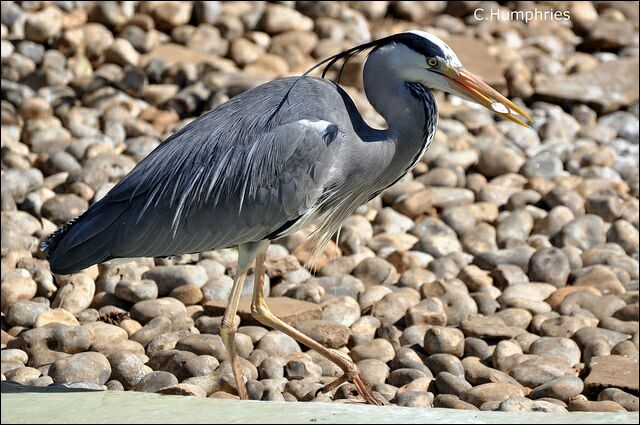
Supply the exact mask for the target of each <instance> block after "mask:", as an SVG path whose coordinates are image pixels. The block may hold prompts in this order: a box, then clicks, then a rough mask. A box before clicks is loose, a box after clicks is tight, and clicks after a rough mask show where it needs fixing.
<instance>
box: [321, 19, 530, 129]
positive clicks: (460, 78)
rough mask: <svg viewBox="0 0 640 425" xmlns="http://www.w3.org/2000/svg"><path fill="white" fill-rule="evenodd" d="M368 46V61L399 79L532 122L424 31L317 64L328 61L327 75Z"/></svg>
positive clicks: (386, 39) (374, 43)
mask: <svg viewBox="0 0 640 425" xmlns="http://www.w3.org/2000/svg"><path fill="white" fill-rule="evenodd" d="M369 48H373V51H372V52H371V53H370V55H369V59H368V60H367V64H369V63H370V62H383V63H384V70H385V72H386V73H389V72H390V73H392V74H394V77H396V78H400V79H401V80H404V81H408V82H415V83H420V84H422V85H424V86H425V87H428V88H431V89H437V90H442V91H444V92H446V93H451V94H454V95H456V96H459V97H461V98H463V99H465V100H468V101H471V102H475V103H478V104H480V105H482V106H484V107H486V108H488V109H489V110H491V111H493V112H495V113H496V114H498V115H500V116H502V117H504V118H506V119H508V120H510V121H513V122H516V123H518V124H520V125H523V126H525V127H528V124H527V122H530V121H531V117H529V115H528V114H527V113H526V112H525V111H523V110H522V108H520V107H519V106H518V105H516V104H514V103H513V102H511V101H510V100H509V99H507V98H505V97H504V96H503V95H502V94H500V93H499V92H498V91H496V90H495V89H493V88H491V87H490V86H489V85H487V84H486V83H484V82H483V81H482V80H481V79H480V78H478V77H477V76H475V75H473V74H472V73H471V72H469V71H467V70H466V69H465V68H464V67H463V66H462V63H461V62H460V59H458V57H457V56H456V54H455V53H454V52H453V50H452V49H451V48H450V47H449V46H447V44H446V43H445V42H444V41H442V40H441V39H439V38H438V37H436V36H434V35H432V34H429V33H427V32H424V31H408V32H403V33H399V34H394V35H390V36H388V37H384V38H381V39H379V40H375V41H372V42H369V43H365V44H362V45H360V46H356V47H353V48H351V49H349V50H346V51H344V52H341V53H338V54H337V55H335V56H332V57H330V58H328V59H325V60H324V61H322V62H320V63H319V64H318V65H316V67H317V66H320V65H322V64H325V63H326V64H327V65H326V67H325V71H324V72H323V76H324V75H325V73H326V71H327V69H328V68H330V67H331V66H332V65H333V64H334V63H336V62H337V61H338V60H339V59H345V60H347V61H348V60H349V59H350V58H351V57H353V56H354V55H356V54H358V53H360V52H363V51H364V50H366V49H369ZM316 67H314V68H312V70H313V69H315V68H316Z"/></svg>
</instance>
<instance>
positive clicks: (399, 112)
mask: <svg viewBox="0 0 640 425" xmlns="http://www.w3.org/2000/svg"><path fill="white" fill-rule="evenodd" d="M370 60H371V58H369V61H370ZM368 65H370V66H366V67H365V72H364V89H365V93H366V95H367V98H368V99H369V102H370V103H371V105H372V106H373V107H374V108H375V109H376V111H378V113H380V115H382V117H383V118H384V119H385V120H386V121H387V126H388V129H387V130H386V131H384V135H385V139H386V140H387V141H388V142H389V143H392V144H393V145H394V159H395V161H398V162H400V163H403V162H405V163H406V164H407V165H406V166H407V167H408V168H409V169H410V168H413V166H414V165H415V164H416V163H417V161H418V160H419V159H420V158H421V157H422V155H423V154H424V152H425V151H426V149H427V148H428V147H429V145H430V143H431V141H432V140H433V137H434V135H435V132H436V125H437V122H438V109H437V105H436V101H435V99H434V97H433V95H432V94H431V92H430V91H429V90H428V89H427V88H425V87H424V86H422V85H421V84H418V83H408V82H406V81H403V80H401V79H399V78H394V77H393V76H392V74H391V73H390V72H385V70H384V69H380V68H384V64H369V63H368ZM374 68H375V69H374ZM398 165H399V166H401V165H402V164H398ZM403 174H404V173H403Z"/></svg>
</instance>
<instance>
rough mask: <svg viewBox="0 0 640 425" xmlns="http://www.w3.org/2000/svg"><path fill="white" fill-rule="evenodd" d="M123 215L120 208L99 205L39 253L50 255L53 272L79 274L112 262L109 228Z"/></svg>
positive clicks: (53, 236) (51, 237) (72, 222)
mask: <svg viewBox="0 0 640 425" xmlns="http://www.w3.org/2000/svg"><path fill="white" fill-rule="evenodd" d="M124 211H126V209H124V208H122V206H120V205H117V204H109V203H101V202H97V203H96V204H94V205H92V206H91V208H89V209H88V210H87V211H86V212H85V213H83V214H82V215H80V216H78V217H76V218H74V219H72V220H70V221H68V222H67V223H65V224H64V225H63V226H62V227H60V228H59V229H58V230H56V231H55V232H53V233H52V234H51V235H49V236H48V237H47V238H46V239H45V240H44V241H42V243H41V244H40V250H41V251H42V252H44V253H45V254H47V259H48V260H49V265H50V268H51V271H52V272H53V273H56V274H70V273H76V272H78V271H80V270H82V269H86V268H87V267H89V266H92V265H94V264H98V263H101V262H104V261H107V260H109V259H111V258H112V256H111V252H110V245H111V240H112V238H113V235H114V232H113V231H109V228H110V227H111V225H112V224H114V222H116V220H117V219H118V217H120V215H122V213H123V212H124Z"/></svg>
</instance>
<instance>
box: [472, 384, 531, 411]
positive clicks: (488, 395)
mask: <svg viewBox="0 0 640 425" xmlns="http://www.w3.org/2000/svg"><path fill="white" fill-rule="evenodd" d="M513 396H516V397H518V396H519V397H523V396H524V392H523V390H522V389H521V388H520V387H518V386H515V385H512V384H503V383H491V384H482V385H478V386H477V387H473V388H470V389H468V390H466V391H465V392H463V393H462V394H461V395H460V399H461V400H462V401H466V402H467V403H470V404H472V405H474V406H476V407H480V406H482V405H483V404H484V403H487V402H490V401H491V402H502V401H504V400H506V399H508V398H509V397H513Z"/></svg>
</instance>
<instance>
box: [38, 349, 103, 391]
mask: <svg viewBox="0 0 640 425" xmlns="http://www.w3.org/2000/svg"><path fill="white" fill-rule="evenodd" d="M49 376H51V378H52V379H53V381H54V382H60V383H67V382H86V383H90V384H97V385H103V384H104V383H105V382H107V380H108V379H109V376H111V366H110V364H109V360H107V358H106V357H105V356H104V355H102V354H100V353H93V352H87V353H78V354H74V355H73V356H71V357H69V358H66V359H61V360H57V361H55V362H53V364H51V367H50V368H49Z"/></svg>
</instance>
